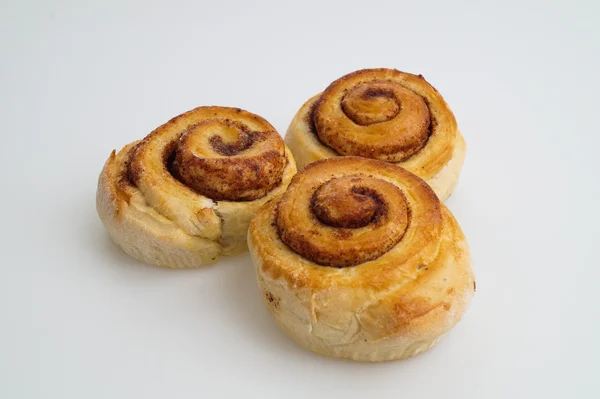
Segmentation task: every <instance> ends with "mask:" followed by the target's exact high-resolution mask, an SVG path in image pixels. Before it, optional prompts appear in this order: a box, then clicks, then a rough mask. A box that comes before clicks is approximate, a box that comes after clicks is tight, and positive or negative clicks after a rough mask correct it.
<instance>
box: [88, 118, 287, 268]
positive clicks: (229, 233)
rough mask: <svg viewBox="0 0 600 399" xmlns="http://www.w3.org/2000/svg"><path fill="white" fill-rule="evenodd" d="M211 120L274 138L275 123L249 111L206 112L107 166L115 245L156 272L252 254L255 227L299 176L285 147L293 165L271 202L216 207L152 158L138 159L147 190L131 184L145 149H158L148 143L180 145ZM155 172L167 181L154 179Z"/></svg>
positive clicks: (115, 156)
mask: <svg viewBox="0 0 600 399" xmlns="http://www.w3.org/2000/svg"><path fill="white" fill-rule="evenodd" d="M207 119H210V120H214V119H228V120H231V119H234V120H241V121H242V122H243V123H245V124H247V125H248V126H249V128H250V130H252V129H265V128H266V129H272V131H273V132H274V128H272V126H271V125H269V124H268V122H266V121H264V119H262V118H260V117H258V116H256V115H253V114H250V113H248V112H246V111H242V110H239V109H235V108H223V107H199V108H196V109H194V110H192V111H189V112H187V113H185V114H182V115H180V116H178V117H176V118H174V119H172V120H171V121H169V122H168V123H166V124H165V125H163V126H161V127H159V128H158V129H156V130H155V131H154V132H153V133H152V134H151V135H149V136H148V137H152V138H151V139H148V137H147V138H146V139H145V140H144V141H137V142H134V143H131V144H128V145H127V146H125V147H124V148H123V149H122V150H121V151H119V152H118V153H116V152H115V151H113V153H112V154H111V155H110V157H109V159H108V160H107V162H106V164H105V166H104V168H103V170H102V173H101V174H100V178H99V181H98V191H97V196H96V207H97V211H98V214H99V216H100V219H101V220H102V222H103V223H104V226H105V227H106V230H107V231H108V233H109V235H110V237H111V238H112V239H113V241H114V242H115V243H117V245H119V247H121V248H122V249H123V251H125V252H126V253H127V254H129V255H131V256H132V257H134V258H136V259H139V260H142V261H144V262H146V263H150V264H153V265H157V266H163V267H170V268H188V267H197V266H200V265H205V264H210V263H214V262H216V261H217V260H218V258H219V256H221V255H234V254H237V253H240V252H244V251H246V250H247V243H246V235H247V230H248V225H249V223H250V220H251V219H252V217H253V216H254V215H255V213H256V212H257V211H258V209H259V208H260V207H261V206H262V205H263V204H265V203H266V202H268V201H269V200H270V199H272V198H273V197H276V196H278V195H280V194H282V193H283V192H284V191H285V189H286V187H287V186H288V184H289V182H290V180H291V178H292V176H293V175H294V174H295V173H296V166H295V162H294V158H293V156H292V155H291V151H289V149H287V148H286V147H285V146H284V145H283V143H281V145H282V147H281V148H282V149H283V150H282V151H283V156H284V157H285V161H286V165H285V167H284V169H283V171H282V173H281V175H280V180H278V181H277V183H276V185H275V187H274V188H273V189H271V190H270V191H269V192H268V193H267V194H266V195H264V196H262V197H260V198H257V199H254V200H247V201H227V200H221V201H215V200H212V199H211V198H208V197H206V196H203V195H201V194H198V193H197V192H196V191H193V190H191V189H190V188H189V187H187V186H186V185H184V184H183V183H181V182H180V181H179V180H177V179H176V178H175V177H174V176H172V175H171V174H170V173H169V171H166V168H165V167H164V165H163V164H164V162H163V161H162V160H161V159H156V160H154V159H153V158H149V160H146V155H147V154H138V157H137V158H136V160H137V161H139V163H140V164H139V165H137V167H139V169H140V170H138V171H137V172H139V173H138V174H139V175H143V176H141V177H140V185H141V186H142V188H140V187H139V186H138V185H136V184H135V183H133V182H132V180H131V179H130V173H129V172H130V171H129V170H128V168H129V167H130V163H131V162H132V159H133V158H132V157H133V153H134V152H135V151H136V150H137V149H138V147H139V145H141V144H144V145H147V147H151V146H152V145H151V143H150V144H148V143H144V142H145V141H147V140H148V141H152V140H158V141H159V142H160V143H162V142H167V141H169V140H171V141H173V140H174V141H177V140H179V137H180V136H181V135H182V134H183V133H184V132H186V131H188V130H189V129H190V127H192V128H193V127H195V126H197V125H198V124H199V123H201V122H202V121H204V120H207ZM278 140H281V139H278ZM203 151H206V149H205V148H204V149H203ZM248 152H249V153H251V152H252V147H250V149H248V150H246V151H245V152H244V151H242V152H240V153H239V154H236V155H235V156H231V157H229V156H223V159H225V158H227V159H232V158H235V157H238V158H244V156H245V155H247V153H248ZM149 155H153V154H149ZM203 155H204V156H206V157H209V156H210V157H213V158H218V157H219V154H203ZM246 158H247V157H246ZM246 166H247V165H246ZM228 167H229V165H228ZM241 167H245V166H241ZM155 168H158V170H159V171H160V173H154V171H153V170H154V169H155ZM151 171H152V173H151ZM240 173H242V171H241V172H240ZM217 182H218V181H217ZM142 183H143V184H142ZM239 183H240V184H241V182H239Z"/></svg>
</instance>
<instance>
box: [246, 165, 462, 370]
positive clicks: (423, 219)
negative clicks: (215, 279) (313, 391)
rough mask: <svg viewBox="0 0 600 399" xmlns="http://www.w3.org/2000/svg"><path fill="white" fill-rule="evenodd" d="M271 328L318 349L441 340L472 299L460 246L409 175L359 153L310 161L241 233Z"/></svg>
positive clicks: (367, 353)
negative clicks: (244, 234) (272, 319)
mask: <svg viewBox="0 0 600 399" xmlns="http://www.w3.org/2000/svg"><path fill="white" fill-rule="evenodd" d="M248 240H249V247H250V253H251V255H252V259H253V261H254V263H255V265H256V272H257V278H258V282H259V285H260V287H261V289H262V291H263V295H264V297H265V299H266V302H267V305H268V307H269V309H270V310H271V312H272V314H273V315H274V317H275V319H276V321H277V322H278V324H279V325H280V326H281V327H282V328H283V329H284V330H285V331H286V332H287V333H288V334H290V335H291V336H292V337H293V338H294V339H295V340H296V341H298V342H299V343H300V344H302V345H303V346H305V347H307V348H309V349H311V350H313V351H316V352H318V353H322V354H326V355H330V356H336V357H345V358H351V359H356V360H373V361H379V360H392V359H399V358H403V357H408V356H412V355H415V354H417V353H419V352H421V351H423V350H425V349H427V348H429V347H430V346H432V345H434V344H435V343H436V342H437V341H438V339H439V338H440V337H441V336H442V335H443V334H445V333H446V332H448V331H449V330H450V329H451V328H452V326H454V324H455V323H456V322H458V320H459V319H460V317H461V315H462V314H463V313H464V311H465V310H466V308H467V306H468V304H469V302H470V299H471V296H472V295H473V292H474V279H473V273H472V271H471V268H470V263H471V261H470V256H469V251H468V246H467V243H466V240H465V238H464V235H463V234H462V231H461V230H460V227H459V226H458V224H457V222H456V220H455V219H454V217H453V216H452V214H451V213H450V211H449V210H448V209H447V208H446V207H445V206H444V205H443V204H442V203H441V202H440V201H439V199H438V198H437V196H436V195H435V193H434V192H433V191H432V189H431V188H430V187H429V186H428V185H427V184H426V183H425V182H424V181H423V180H421V179H420V178H418V177H417V176H415V175H414V174H412V173H410V172H408V171H406V170H405V169H402V168H400V167H398V166H395V165H393V164H390V163H387V162H383V161H377V160H372V159H367V158H361V157H337V158H333V159H326V160H322V161H317V162H314V163H312V164H310V165H309V166H307V167H306V168H304V170H302V171H301V172H300V173H298V174H297V175H296V176H295V177H294V178H293V179H292V182H291V184H290V186H289V187H288V190H287V191H286V193H285V194H284V195H283V196H281V198H279V199H278V200H274V201H271V202H270V203H268V204H266V205H265V206H264V207H263V208H262V209H261V210H260V211H259V212H258V213H257V215H256V216H255V218H254V219H253V221H252V223H251V225H250V229H249V231H248Z"/></svg>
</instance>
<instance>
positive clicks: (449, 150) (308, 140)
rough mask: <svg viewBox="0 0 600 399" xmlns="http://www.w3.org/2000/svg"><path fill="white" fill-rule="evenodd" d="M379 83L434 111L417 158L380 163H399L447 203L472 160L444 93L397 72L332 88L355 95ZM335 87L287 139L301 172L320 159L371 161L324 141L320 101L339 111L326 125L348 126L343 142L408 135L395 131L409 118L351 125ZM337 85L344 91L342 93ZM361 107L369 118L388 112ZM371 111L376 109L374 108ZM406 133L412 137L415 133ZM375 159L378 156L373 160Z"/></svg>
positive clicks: (306, 110)
mask: <svg viewBox="0 0 600 399" xmlns="http://www.w3.org/2000/svg"><path fill="white" fill-rule="evenodd" d="M373 82H375V83H373ZM378 82H385V84H389V85H391V86H392V87H393V86H394V85H395V86H397V87H400V88H405V89H408V90H410V91H412V92H414V93H415V94H416V95H418V96H420V97H422V98H423V99H425V103H426V104H427V107H428V109H429V111H430V116H431V124H432V126H431V132H430V135H429V137H428V139H427V140H426V142H425V143H424V145H423V147H422V148H421V149H420V150H418V151H417V152H416V153H414V154H412V155H409V156H407V157H406V158H405V159H402V160H400V161H395V160H394V161H389V159H384V158H389V157H390V156H393V155H394V153H393V151H392V152H391V155H390V154H387V155H381V157H380V158H379V159H381V160H386V161H389V162H393V163H395V164H397V165H399V166H402V167H403V168H405V169H407V170H409V171H410V172H412V173H414V174H416V175H417V176H419V177H420V178H422V179H423V180H425V181H426V182H427V183H428V184H429V185H430V186H431V187H432V188H433V190H434V191H435V193H436V194H437V195H438V197H439V198H440V200H442V201H444V200H446V199H447V198H448V197H449V196H450V194H451V193H452V190H453V189H454V187H455V186H456V183H457V181H458V177H459V174H460V170H461V168H462V165H463V162H464V159H465V155H466V143H465V140H464V138H463V136H462V134H461V133H460V131H459V130H458V127H457V123H456V119H455V117H454V114H453V113H452V111H451V110H450V108H449V107H448V104H447V103H446V102H445V101H444V99H443V98H442V96H441V95H440V94H439V93H438V91H437V90H435V88H433V86H431V85H430V84H429V83H427V82H426V81H425V79H424V78H423V77H422V76H421V75H412V74H409V73H405V72H400V71H396V70H393V69H372V70H361V71H357V72H354V73H351V74H349V75H346V76H344V77H342V78H340V79H338V80H337V81H335V82H334V83H332V86H334V85H335V86H336V90H337V91H340V90H341V89H342V88H343V89H344V90H347V91H350V92H351V90H352V88H353V87H356V86H361V85H362V86H367V87H368V85H370V84H377V85H380V84H381V83H378ZM332 86H330V88H328V89H327V90H325V92H323V93H319V94H318V95H316V96H314V97H312V98H311V99H309V100H308V101H307V102H306V103H305V104H304V105H303V106H302V107H301V108H300V110H299V111H298V112H297V113H296V115H295V117H294V119H293V120H292V122H291V123H290V126H289V128H288V130H287V133H286V135H285V142H286V144H287V146H288V147H289V148H290V149H291V150H292V152H293V154H294V157H295V159H296V164H297V167H298V169H299V170H301V169H302V168H304V167H305V166H306V165H308V164H310V163H312V162H314V161H317V160H320V159H326V158H333V157H338V156H340V155H359V156H365V155H363V154H360V153H353V151H354V149H353V147H352V146H351V145H349V146H348V148H344V150H345V151H346V152H347V153H345V154H340V153H339V152H337V151H336V150H334V149H333V148H331V147H329V146H328V145H326V144H325V143H324V142H323V141H322V139H321V138H320V137H319V132H317V130H316V126H315V123H314V118H313V110H314V109H315V106H316V105H317V103H319V102H320V101H321V102H326V104H327V105H328V107H329V108H331V109H333V110H334V111H336V112H335V113H334V112H333V111H332V112H331V114H333V116H331V117H328V118H325V119H323V120H322V121H321V125H325V126H327V125H331V126H334V127H336V128H338V129H342V127H343V129H344V130H343V133H342V137H340V138H339V140H340V141H341V142H342V143H343V139H344V137H349V136H350V135H352V136H357V137H360V136H364V138H365V140H366V141H369V140H372V139H373V138H374V137H380V138H381V141H382V143H385V139H387V138H390V139H391V138H394V137H398V136H402V134H403V133H399V132H398V130H395V129H400V130H402V131H404V127H402V126H400V127H397V126H396V125H395V124H397V123H398V122H399V121H400V122H401V121H402V119H403V118H405V117H406V116H405V115H404V114H399V115H398V116H397V117H396V118H393V119H390V121H384V122H381V123H376V124H373V125H371V126H358V125H357V124H353V123H351V121H350V119H349V118H348V117H347V116H345V115H344V113H343V110H342V108H341V105H340V103H341V101H340V99H342V100H343V98H344V93H345V92H341V94H339V95H338V94H335V93H331V95H329V93H328V91H330V89H331V87H332ZM337 86H339V90H338V88H337ZM360 105H361V106H362V108H361V109H360V111H364V112H365V114H369V115H370V114H374V115H377V112H378V111H379V112H383V110H382V109H381V108H382V106H381V104H374V105H370V103H369V102H365V103H364V104H360ZM369 107H371V108H370V109H369ZM367 111H369V112H367ZM407 113H408V111H407ZM326 116H328V115H326ZM334 116H335V117H334ZM408 116H410V114H409V115H408ZM340 124H343V125H340ZM368 127H376V128H377V129H378V130H377V131H375V132H369V131H367V130H366V129H367V128H368ZM404 134H405V135H408V136H411V135H410V134H409V133H404ZM417 147H418V146H417ZM367 155H368V154H367ZM368 157H371V156H368ZM372 158H376V157H375V156H373V157H372Z"/></svg>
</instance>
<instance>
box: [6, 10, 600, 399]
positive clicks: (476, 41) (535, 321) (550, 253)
mask: <svg viewBox="0 0 600 399" xmlns="http://www.w3.org/2000/svg"><path fill="white" fill-rule="evenodd" d="M96 3H97V4H83V2H81V1H71V2H68V1H53V2H39V3H34V2H32V1H13V2H8V3H7V2H6V1H2V3H1V6H0V7H1V8H0V29H1V32H0V33H1V34H0V57H1V58H0V59H1V63H0V72H1V73H0V129H1V135H2V136H1V137H2V144H1V145H0V148H1V149H0V151H1V154H0V159H1V162H2V165H1V168H0V174H1V184H2V195H1V197H0V198H1V199H0V201H1V202H0V205H1V209H2V223H1V227H0V234H1V237H0V238H1V241H0V242H2V247H1V251H0V265H1V266H0V267H1V272H2V274H1V276H0V397H1V398H7V399H12V398H86V399H88V398H219V397H237V398H242V397H248V398H263V399H264V398H275V397H284V398H307V397H309V395H312V397H331V398H333V397H345V398H354V397H356V398H359V397H360V398H371V397H372V398H387V397H390V398H392V397H393V398H399V397H402V398H442V397H443V398H455V397H456V398H520V397H529V398H533V397H540V398H541V397H544V398H598V397H600V382H599V379H600V377H599V376H598V374H599V372H600V363H599V362H600V360H599V357H600V350H599V349H600V345H599V343H598V335H599V334H600V328H599V324H600V310H599V305H600V303H599V302H600V301H599V300H598V298H599V296H600V289H599V288H598V287H600V272H599V268H600V262H599V260H598V247H599V245H600V243H599V242H598V241H599V239H600V227H599V226H600V218H599V212H598V198H599V196H600V188H599V187H600V184H599V183H600V173H599V172H600V168H599V166H598V159H597V156H598V155H597V154H598V148H599V146H600V138H599V137H600V130H599V129H598V122H597V115H598V109H597V108H598V93H599V92H600V85H599V79H598V70H599V69H600V62H599V57H600V35H599V32H600V29H599V28H598V16H599V14H600V6H599V3H598V2H597V1H579V2H576V1H573V2H567V1H564V2H558V1H550V0H547V1H537V2H535V1H514V2H513V1H507V0H505V1H501V2H494V3H491V2H484V1H479V2H471V3H467V2H463V1H456V0H455V1H449V2H443V3H441V4H438V5H434V4H428V3H427V2H425V1H411V2H400V1H391V2H388V3H386V4H384V3H376V2H373V3H371V2H368V1H362V2H357V3H352V2H350V1H343V2H338V3H337V4H334V3H326V2H313V1H297V2H293V3H291V4H285V5H284V4H283V3H284V2H283V1H281V2H273V3H271V4H266V3H259V2H256V3H255V4H253V3H254V2H250V1H247V2H241V1H240V2H236V1H223V2H219V1H216V0H215V1H210V2H203V1H194V2H190V3H188V4H183V3H182V4H178V3H176V2H164V4H163V5H159V4H152V2H148V1H147V2H139V3H133V2H130V1H117V0H114V1H109V0H105V1H99V2H96ZM167 3H169V4H170V5H168V6H166V5H165V4H167ZM365 67H395V68H398V69H401V70H405V71H409V72H413V73H421V74H423V75H424V76H425V77H426V79H428V80H429V81H430V82H431V83H432V84H433V85H434V86H435V87H436V88H437V89H438V90H439V91H440V92H441V93H442V94H443V95H444V97H445V98H446V100H447V101H448V103H449V104H450V106H451V107H452V109H453V110H454V112H455V114H456V117H457V119H458V122H459V126H460V128H461V130H462V132H463V134H464V136H465V137H466V140H467V143H468V154H467V160H466V163H465V165H464V168H463V173H462V175H461V178H460V183H459V185H458V187H457V189H456V190H455V192H454V194H453V196H452V198H451V199H450V200H449V201H448V205H449V207H450V208H451V210H452V211H453V212H454V214H455V215H456V217H457V219H458V220H459V221H460V223H461V225H462V227H463V229H464V231H465V233H466V235H467V237H468V239H469V242H470V245H471V248H472V253H473V257H474V261H475V271H476V277H477V288H478V290H477V294H476V296H475V298H474V301H473V304H472V306H471V308H470V309H469V311H468V312H467V314H466V316H465V317H464V319H463V321H462V322H461V323H459V325H458V326H457V327H456V328H455V330H454V331H453V332H452V333H451V334H450V335H449V336H448V337H447V339H445V340H444V341H443V342H442V343H441V344H440V345H439V346H438V347H436V348H434V349H432V350H431V351H429V352H427V353H425V354H423V355H420V356H418V357H416V358H414V359H411V360H407V361H401V362H393V363H386V364H360V363H353V362H349V361H340V360H335V359H329V358H323V357H320V356H317V355H314V354H312V353H310V352H308V351H306V350H304V349H302V348H299V347H298V346H296V345H295V344H294V343H292V341H291V340H290V339H288V338H287V336H285V335H284V334H283V333H282V332H280V331H279V329H278V328H277V327H276V326H275V324H274V323H273V321H272V320H271V317H270V316H269V314H268V313H267V311H266V309H265V307H264V306H263V304H262V302H261V301H262V300H261V298H260V297H259V294H258V289H257V287H256V285H255V281H254V274H253V270H252V265H251V262H250V260H249V258H248V257H247V256H240V257H237V258H234V259H225V260H223V261H221V262H220V263H219V264H217V265H215V266H210V267H205V268H201V269H198V270H193V271H169V270H161V269H157V268H151V267H147V266H145V265H143V264H141V263H139V262H137V261H135V260H133V259H131V258H129V257H127V256H126V255H124V254H123V253H121V252H120V251H119V250H118V249H117V248H116V247H115V246H114V245H113V244H112V242H111V241H110V240H109V239H108V237H107V235H106V233H105V231H104V229H103V227H102V224H101V223H100V221H99V219H98V217H97V215H96V211H95V191H96V182H97V177H98V174H99V172H100V170H101V168H102V166H103V164H104V161H105V160H106V158H107V157H108V155H109V153H110V152H111V151H112V150H113V149H114V148H117V149H119V148H121V147H122V146H123V145H125V144H126V143H128V142H130V141H133V140H136V139H139V138H142V137H143V136H145V135H146V134H147V133H148V132H150V131H151V130H152V129H153V128H155V127H157V126H158V125H160V124H161V123H163V122H165V121H167V120H168V119H170V118H171V117H173V116H175V115H177V114H179V113H181V112H183V111H186V110H188V109H191V108H193V107H195V106H198V105H212V104H214V105H229V106H236V107H242V108H244V109H247V110H249V111H251V112H254V113H257V114H260V115H262V116H264V117H265V118H266V119H267V120H269V121H270V122H271V123H272V124H273V125H274V126H275V127H276V128H277V129H278V130H279V131H280V132H281V133H282V134H283V133H284V132H285V130H286V128H287V125H288V123H289V121H290V120H291V118H292V117H293V115H294V114H295V112H296V111H297V109H298V108H299V107H300V105H301V104H302V103H303V102H304V101H305V100H306V99H308V98H309V96H311V95H313V94H316V93H317V92H319V91H321V90H323V89H324V88H325V87H326V86H327V85H328V84H329V83H330V82H331V81H333V80H334V79H336V78H338V77H340V76H341V75H343V74H345V73H348V72H351V71H353V70H355V69H359V68H365Z"/></svg>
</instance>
